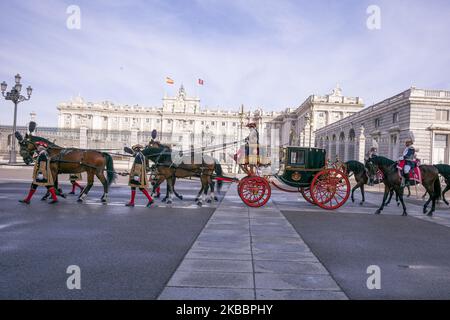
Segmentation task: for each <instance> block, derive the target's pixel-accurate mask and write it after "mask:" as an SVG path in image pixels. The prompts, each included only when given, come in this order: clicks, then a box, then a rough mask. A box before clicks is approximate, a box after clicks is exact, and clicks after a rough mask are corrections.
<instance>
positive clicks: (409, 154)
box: [399, 139, 416, 187]
mask: <svg viewBox="0 0 450 320" xmlns="http://www.w3.org/2000/svg"><path fill="white" fill-rule="evenodd" d="M413 143H414V142H413V140H412V139H406V141H405V146H406V148H405V150H404V151H403V154H402V156H401V157H400V159H399V161H402V160H404V161H405V165H404V166H403V172H402V184H401V186H402V187H404V186H406V185H408V184H409V172H410V171H411V169H414V167H415V166H416V163H415V161H414V160H415V158H416V149H415V148H414V146H413Z"/></svg>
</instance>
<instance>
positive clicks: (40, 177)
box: [19, 141, 58, 204]
mask: <svg viewBox="0 0 450 320" xmlns="http://www.w3.org/2000/svg"><path fill="white" fill-rule="evenodd" d="M36 146H37V157H36V161H35V163H34V169H33V182H32V183H31V188H30V191H29V193H28V196H27V197H26V198H25V199H23V200H19V202H22V203H26V204H30V200H31V198H32V197H33V194H34V193H35V192H36V189H37V187H38V186H44V187H46V188H47V190H48V192H50V194H51V196H52V201H50V202H49V203H56V202H58V198H57V197H56V192H55V188H54V181H53V176H52V170H51V168H50V156H49V154H48V152H47V148H48V145H47V144H46V143H45V142H43V141H38V142H36Z"/></svg>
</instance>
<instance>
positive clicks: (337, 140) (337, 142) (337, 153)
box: [331, 136, 341, 161]
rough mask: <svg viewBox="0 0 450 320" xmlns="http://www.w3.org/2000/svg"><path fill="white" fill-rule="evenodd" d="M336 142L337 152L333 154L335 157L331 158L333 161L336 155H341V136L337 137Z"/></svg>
mask: <svg viewBox="0 0 450 320" xmlns="http://www.w3.org/2000/svg"><path fill="white" fill-rule="evenodd" d="M335 143H336V154H335V155H334V156H333V159H331V161H335V160H336V157H339V152H340V150H341V140H340V137H339V136H337V137H336V141H335ZM339 160H341V159H339Z"/></svg>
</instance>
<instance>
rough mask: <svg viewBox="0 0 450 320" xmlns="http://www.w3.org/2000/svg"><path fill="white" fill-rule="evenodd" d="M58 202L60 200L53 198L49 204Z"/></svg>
mask: <svg viewBox="0 0 450 320" xmlns="http://www.w3.org/2000/svg"><path fill="white" fill-rule="evenodd" d="M57 202H58V200H52V201H50V202H49V203H48V204H55V203H57Z"/></svg>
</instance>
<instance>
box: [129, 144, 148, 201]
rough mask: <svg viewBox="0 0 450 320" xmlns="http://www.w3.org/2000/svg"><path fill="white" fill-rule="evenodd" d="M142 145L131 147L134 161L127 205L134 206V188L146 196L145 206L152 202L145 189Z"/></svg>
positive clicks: (144, 164) (144, 163)
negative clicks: (129, 197)
mask: <svg viewBox="0 0 450 320" xmlns="http://www.w3.org/2000/svg"><path fill="white" fill-rule="evenodd" d="M143 149H144V147H143V146H142V145H140V144H136V145H134V146H133V147H131V150H133V157H134V162H133V166H132V167H131V172H130V179H129V181H128V185H129V186H130V187H131V199H130V202H128V203H127V204H126V206H127V207H134V199H135V197H136V188H139V190H141V192H142V193H143V194H144V195H145V196H146V197H147V199H148V203H147V207H150V206H151V205H152V204H153V202H154V201H153V199H152V197H151V196H150V194H149V193H148V191H147V188H148V180H147V168H146V161H145V160H146V158H145V156H144V155H143V153H142V150H143Z"/></svg>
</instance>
